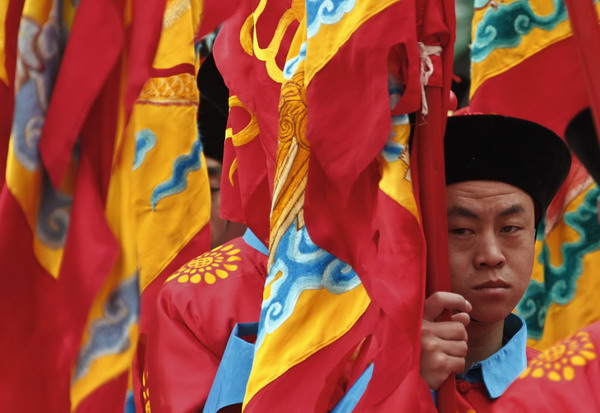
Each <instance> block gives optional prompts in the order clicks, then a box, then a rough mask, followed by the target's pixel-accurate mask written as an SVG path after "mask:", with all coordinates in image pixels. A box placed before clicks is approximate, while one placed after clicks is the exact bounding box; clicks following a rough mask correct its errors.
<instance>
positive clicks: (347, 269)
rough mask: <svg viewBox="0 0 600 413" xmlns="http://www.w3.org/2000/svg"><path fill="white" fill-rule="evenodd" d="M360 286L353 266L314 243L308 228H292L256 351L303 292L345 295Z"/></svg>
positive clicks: (273, 275)
mask: <svg viewBox="0 0 600 413" xmlns="http://www.w3.org/2000/svg"><path fill="white" fill-rule="evenodd" d="M360 284H361V281H360V279H359V278H358V275H357V274H356V272H355V271H354V270H353V269H352V267H351V266H350V265H348V264H346V263H345V262H343V261H341V260H340V259H338V258H336V257H334V256H333V255H331V254H330V253H328V252H327V251H325V250H323V249H321V248H319V247H318V246H317V245H315V244H314V243H313V242H312V240H311V239H310V237H309V235H308V232H307V230H306V227H303V228H301V229H299V230H298V229H296V226H295V225H291V226H290V227H289V228H288V229H287V231H286V233H285V235H284V236H283V238H282V239H281V241H280V243H279V247H278V249H277V252H276V253H275V263H274V264H273V266H272V267H271V268H270V270H269V276H268V278H267V280H266V285H267V288H266V290H265V298H264V301H263V305H262V310H261V315H260V320H261V329H260V330H259V335H258V338H257V340H256V347H257V348H258V347H260V345H261V343H262V341H263V339H264V336H265V334H271V333H273V332H274V331H275V330H277V328H279V326H281V325H282V324H283V323H284V322H285V321H286V320H287V319H288V318H289V317H290V315H291V314H292V312H293V311H294V308H295V307H296V304H297V302H298V298H299V297H300V294H302V293H303V292H304V291H306V290H318V289H326V290H327V291H329V292H330V293H332V294H343V293H345V292H347V291H350V290H352V289H353V288H355V287H357V286H358V285H360Z"/></svg>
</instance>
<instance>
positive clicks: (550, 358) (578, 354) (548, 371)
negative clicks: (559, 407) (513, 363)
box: [520, 331, 596, 381]
mask: <svg viewBox="0 0 600 413" xmlns="http://www.w3.org/2000/svg"><path fill="white" fill-rule="evenodd" d="M595 358H596V351H595V348H594V344H592V342H591V341H590V334H589V333H588V332H587V331H580V332H578V333H577V334H575V336H573V337H571V338H569V339H566V340H563V341H561V342H559V343H558V344H556V345H554V346H552V347H550V348H548V349H547V350H546V351H544V352H543V353H542V354H540V355H539V356H537V357H536V358H535V359H533V360H532V361H531V362H530V363H529V366H528V367H527V369H525V371H524V372H523V373H522V374H521V376H520V378H524V377H527V376H531V377H533V378H536V379H538V378H542V377H546V378H548V379H549V380H551V381H561V380H566V381H571V380H573V379H574V378H575V368H576V367H581V366H585V365H586V364H587V362H588V361H590V360H594V359H595Z"/></svg>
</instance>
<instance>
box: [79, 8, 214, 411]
mask: <svg viewBox="0 0 600 413" xmlns="http://www.w3.org/2000/svg"><path fill="white" fill-rule="evenodd" d="M125 9H126V10H130V4H129V3H128V4H127V5H126V8H125ZM201 15H202V2H201V1H200V0H192V1H190V0H169V1H168V2H167V7H166V10H165V14H164V17H163V27H162V34H161V38H160V42H159V46H158V50H157V53H156V55H155V58H154V63H153V67H154V68H157V69H169V68H172V67H175V66H179V65H181V64H188V65H191V66H192V67H193V68H194V69H195V72H197V70H198V69H199V66H200V62H199V56H197V55H196V53H195V49H194V41H193V40H194V36H195V34H196V33H197V31H198V28H199V24H200V21H199V19H200V16H201ZM130 18H131V16H128V15H126V16H124V19H125V21H126V22H127V21H129V20H130ZM188 68H189V66H188ZM126 75H127V62H126V60H125V58H124V57H123V58H122V76H121V85H122V86H123V85H124V84H125V80H126ZM123 89H124V88H123V87H122V90H121V96H120V99H119V102H116V104H119V105H121V109H120V115H121V118H120V121H119V124H118V127H117V130H116V131H115V136H116V139H115V149H114V156H113V165H112V174H111V179H110V184H109V193H108V198H107V203H106V218H107V221H108V223H109V225H110V228H111V231H112V233H113V234H114V236H115V237H116V239H117V241H118V244H119V245H120V253H119V257H118V259H117V262H116V263H115V265H114V267H113V269H112V271H111V274H110V276H109V277H108V279H107V281H106V283H105V284H104V286H103V287H102V290H101V292H100V294H99V295H98V297H97V298H96V300H95V301H94V303H93V305H92V308H91V311H90V313H89V317H88V322H87V328H86V331H85V333H84V336H83V338H82V344H81V348H82V349H83V348H85V347H86V345H87V344H88V342H89V340H90V339H91V335H92V334H93V333H92V332H93V330H94V328H96V327H95V326H97V325H98V323H99V322H101V320H105V319H106V317H107V314H106V311H107V310H106V304H107V300H108V299H109V298H110V297H111V294H113V293H114V292H115V291H116V289H118V288H119V287H120V286H122V285H124V283H127V282H128V281H129V280H132V279H134V278H135V280H136V281H137V280H138V277H139V281H138V282H139V285H137V286H136V289H137V288H139V293H140V294H141V293H142V292H143V290H144V289H145V288H146V287H147V286H148V285H149V284H150V283H151V282H152V281H153V280H154V279H155V278H156V277H157V276H158V275H159V274H160V273H161V272H162V271H163V270H164V268H165V267H166V266H167V265H168V264H169V263H170V262H171V261H172V259H173V258H174V257H175V256H176V255H177V254H178V253H179V252H180V251H181V249H182V248H183V247H184V246H185V245H186V244H187V243H188V241H189V240H190V239H191V238H192V237H193V236H194V235H196V234H197V233H198V232H199V231H200V230H201V229H202V228H203V227H204V226H205V225H206V224H207V223H208V221H209V217H210V186H209V183H208V174H207V171H206V164H205V160H204V157H203V156H202V154H201V153H200V149H201V146H200V141H199V134H198V127H197V114H198V103H199V92H198V89H197V84H196V77H195V75H194V74H191V73H173V74H170V75H169V76H165V77H154V78H151V79H148V80H147V82H146V83H145V85H144V87H143V89H142V91H141V93H140V96H139V98H138V100H137V101H136V103H135V105H134V108H133V110H132V113H131V115H130V117H129V119H128V123H127V124H126V125H125V123H124V108H123ZM140 142H141V143H143V144H144V145H142V150H140V147H139V146H140ZM178 168H179V169H178ZM176 170H177V172H176ZM161 187H162V188H165V187H166V188H167V190H163V191H162V192H160V191H159V189H160V188H161ZM169 188H170V189H169ZM157 194H159V195H157ZM137 311H138V309H137V308H136V309H135V312H136V313H135V318H134V319H133V321H132V322H131V324H130V326H129V327H128V328H129V343H128V345H127V347H126V349H125V350H123V351H117V352H113V353H111V354H108V355H99V356H96V358H95V359H93V361H92V362H91V363H90V364H89V368H88V369H87V371H86V372H85V374H84V375H82V376H81V377H80V378H78V379H77V380H73V382H72V387H71V402H72V411H75V410H76V409H77V406H78V405H79V404H80V403H81V401H83V400H84V399H85V398H86V397H87V396H89V395H90V394H91V393H92V392H94V391H95V390H97V389H98V388H99V387H100V386H102V385H103V384H105V383H107V382H108V381H110V380H112V379H114V378H116V377H118V376H119V375H121V374H123V373H125V372H127V371H128V370H129V369H130V367H131V362H132V359H133V354H134V352H135V349H136V348H137V332H138V321H139V320H138V315H137Z"/></svg>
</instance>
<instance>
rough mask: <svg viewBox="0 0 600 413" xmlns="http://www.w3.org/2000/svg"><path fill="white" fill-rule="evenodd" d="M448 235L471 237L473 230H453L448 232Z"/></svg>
mask: <svg viewBox="0 0 600 413" xmlns="http://www.w3.org/2000/svg"><path fill="white" fill-rule="evenodd" d="M450 233H451V234H453V235H471V234H473V230H472V229H469V228H453V229H451V230H450Z"/></svg>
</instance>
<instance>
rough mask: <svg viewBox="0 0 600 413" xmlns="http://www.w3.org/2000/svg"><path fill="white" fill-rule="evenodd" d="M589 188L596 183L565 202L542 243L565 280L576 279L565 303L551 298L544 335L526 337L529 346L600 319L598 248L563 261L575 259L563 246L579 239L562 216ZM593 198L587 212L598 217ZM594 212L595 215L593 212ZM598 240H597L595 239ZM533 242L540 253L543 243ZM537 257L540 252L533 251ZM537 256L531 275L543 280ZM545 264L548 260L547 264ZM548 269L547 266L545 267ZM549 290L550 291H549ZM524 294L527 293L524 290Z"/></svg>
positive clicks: (573, 208) (540, 346)
mask: <svg viewBox="0 0 600 413" xmlns="http://www.w3.org/2000/svg"><path fill="white" fill-rule="evenodd" d="M592 191H598V188H597V186H595V185H590V186H588V187H587V188H585V190H583V191H581V193H580V194H579V195H578V196H577V197H576V198H575V199H573V201H571V202H570V203H569V205H567V207H566V209H565V211H564V213H563V218H562V219H561V220H560V221H559V222H558V223H557V225H556V226H555V227H554V228H553V229H552V231H551V232H550V233H549V234H548V235H547V237H546V239H545V240H544V243H545V244H546V247H547V248H548V252H549V264H550V265H551V266H552V267H554V268H555V269H559V270H563V269H564V271H562V272H561V273H564V275H563V277H565V278H564V280H563V281H564V282H565V283H567V285H568V283H569V281H572V282H574V283H575V290H574V291H573V294H574V295H573V298H572V300H569V301H568V302H566V303H564V304H560V303H557V302H555V301H553V302H552V303H551V304H550V305H549V306H548V308H547V313H546V318H545V323H544V329H543V335H542V336H541V338H540V339H539V340H534V339H529V340H528V345H529V346H530V347H533V348H536V349H539V350H544V349H546V348H548V347H549V346H550V345H552V344H553V343H555V342H556V341H557V340H560V339H564V338H566V337H569V336H571V335H572V334H574V333H575V332H576V331H577V330H578V329H580V328H582V327H585V326H587V325H589V324H591V323H593V322H595V321H598V320H600V306H598V305H597V302H598V291H600V248H596V249H594V250H593V251H590V252H587V253H586V254H584V255H583V256H582V257H581V258H580V259H577V263H576V264H575V265H573V264H571V262H569V264H568V265H567V264H566V263H565V260H566V259H567V258H568V259H569V260H570V261H572V260H574V257H573V255H571V256H570V257H565V256H564V253H563V248H564V246H565V245H567V244H571V245H572V244H574V243H577V242H578V241H580V239H581V235H580V233H579V232H578V231H577V230H576V228H574V227H573V226H571V225H570V222H568V221H567V220H565V216H568V214H569V213H573V212H575V211H577V210H578V209H580V208H581V206H582V203H583V202H584V200H585V199H586V197H587V196H589V195H590V194H591V192H592ZM594 202H595V204H596V207H595V209H593V207H592V209H591V210H590V211H589V212H584V213H586V214H591V218H595V219H596V220H597V219H598V207H597V202H598V200H597V199H596V201H593V200H592V204H593V203H594ZM594 214H595V216H594ZM595 242H596V243H598V241H597V240H596V241H595ZM537 244H538V245H536V252H539V253H541V250H542V245H543V243H542V242H540V241H538V243H537ZM536 256H538V257H539V255H536ZM542 264H543V263H542V262H540V259H539V258H538V259H537V260H536V262H535V264H534V276H533V279H534V280H536V281H539V282H542V281H544V271H545V269H544V266H543V265H542ZM546 265H547V264H546ZM579 265H581V269H580V271H581V274H580V275H579V276H577V274H575V273H574V272H576V271H578V266H579ZM546 271H548V268H546ZM569 277H575V279H573V280H570V279H567V278H569ZM555 288H561V290H562V289H565V288H568V287H565V286H562V287H559V286H558V285H556V284H555ZM548 294H552V292H548ZM526 297H527V293H526Z"/></svg>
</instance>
